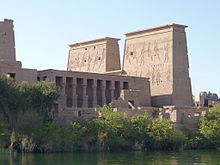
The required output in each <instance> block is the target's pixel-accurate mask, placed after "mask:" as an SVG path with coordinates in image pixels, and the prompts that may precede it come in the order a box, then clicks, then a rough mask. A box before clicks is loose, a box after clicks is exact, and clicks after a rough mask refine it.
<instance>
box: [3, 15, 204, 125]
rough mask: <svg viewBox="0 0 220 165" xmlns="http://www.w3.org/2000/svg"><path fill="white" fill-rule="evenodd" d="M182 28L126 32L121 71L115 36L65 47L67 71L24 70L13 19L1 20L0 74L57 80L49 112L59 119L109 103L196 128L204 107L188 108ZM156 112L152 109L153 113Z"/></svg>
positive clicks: (94, 111) (89, 113) (21, 78)
mask: <svg viewBox="0 0 220 165" xmlns="http://www.w3.org/2000/svg"><path fill="white" fill-rule="evenodd" d="M185 28H186V26H183V25H177V24H171V25H165V26H161V27H156V28H151V29H146V30H141V31H136V32H130V33H126V34H125V35H126V40H125V51H124V60H123V64H122V69H121V65H120V54H119V45H118V40H119V39H117V38H110V37H106V38H100V39H96V40H91V41H86V42H79V43H74V44H70V45H69V57H68V65H67V70H63V71H62V70H54V69H47V70H42V71H37V70H34V69H23V68H22V67H21V62H20V61H16V55H15V40H14V30H13V21H12V20H8V19H5V20H4V21H2V22H0V74H5V75H7V76H9V77H12V78H14V79H15V81H17V82H21V81H28V82H32V83H34V82H36V81H47V82H52V83H54V84H56V86H57V89H58V92H59V95H60V96H59V98H58V99H57V100H56V101H55V102H54V105H53V108H52V110H51V113H52V115H54V116H56V118H57V119H61V120H63V121H70V122H71V121H72V120H73V119H74V118H77V117H88V118H90V117H97V116H98V110H97V108H98V107H99V106H103V105H104V104H108V103H112V105H113V108H114V110H115V111H120V112H122V113H123V114H124V115H125V116H134V115H138V114H144V113H149V114H150V115H151V116H154V117H155V116H156V117H161V118H167V119H170V120H171V121H173V122H174V123H176V124H185V125H187V124H188V125H190V126H196V124H197V123H198V122H199V119H200V117H201V116H202V115H204V112H205V111H206V109H204V108H198V107H192V104H193V103H192V90H191V80H190V77H189V71H188V69H189V62H188V54H187V43H186V34H185ZM155 112H156V113H155Z"/></svg>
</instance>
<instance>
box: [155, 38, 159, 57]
mask: <svg viewBox="0 0 220 165" xmlns="http://www.w3.org/2000/svg"><path fill="white" fill-rule="evenodd" d="M154 56H155V57H156V58H158V60H160V55H159V48H158V43H157V41H155V42H154Z"/></svg>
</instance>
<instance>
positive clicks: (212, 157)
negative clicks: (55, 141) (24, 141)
mask: <svg viewBox="0 0 220 165" xmlns="http://www.w3.org/2000/svg"><path fill="white" fill-rule="evenodd" d="M130 164H131V165H145V164H152V165H188V164H189V165H190V164H193V165H217V164H220V151H176V152H121V153H73V154H8V153H0V165H130Z"/></svg>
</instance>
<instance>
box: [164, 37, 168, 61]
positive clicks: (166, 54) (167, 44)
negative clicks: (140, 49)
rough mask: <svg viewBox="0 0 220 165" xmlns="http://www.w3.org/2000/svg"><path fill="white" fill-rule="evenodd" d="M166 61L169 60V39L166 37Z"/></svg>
mask: <svg viewBox="0 0 220 165" xmlns="http://www.w3.org/2000/svg"><path fill="white" fill-rule="evenodd" d="M164 62H165V63H167V62H169V41H168V39H166V44H165V46H164Z"/></svg>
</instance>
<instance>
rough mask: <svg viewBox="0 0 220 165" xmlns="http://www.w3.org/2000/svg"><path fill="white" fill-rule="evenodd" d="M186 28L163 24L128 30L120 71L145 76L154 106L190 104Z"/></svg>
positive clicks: (190, 93)
mask: <svg viewBox="0 0 220 165" xmlns="http://www.w3.org/2000/svg"><path fill="white" fill-rule="evenodd" d="M185 27H186V26H183V25H176V24H172V25H166V26H161V27H156V28H152V29H146V30H141V31H137V32H131V33H127V34H125V35H126V41H125V54H124V62H123V68H122V69H123V70H124V72H125V74H126V75H129V76H138V77H148V78H150V83H151V95H152V105H153V106H159V107H161V106H163V105H188V106H190V105H192V91H191V82H190V78H189V72H188V67H189V65H188V57H187V47H186V36H185V30H184V29H185Z"/></svg>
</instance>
